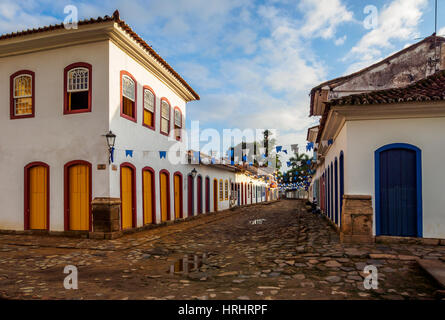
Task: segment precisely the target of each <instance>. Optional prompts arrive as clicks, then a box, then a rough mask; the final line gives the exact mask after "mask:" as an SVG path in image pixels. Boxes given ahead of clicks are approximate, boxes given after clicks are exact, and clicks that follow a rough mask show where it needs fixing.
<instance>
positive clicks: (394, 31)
mask: <svg viewBox="0 0 445 320" xmlns="http://www.w3.org/2000/svg"><path fill="white" fill-rule="evenodd" d="M427 4H428V0H393V1H392V2H391V3H389V4H387V5H385V6H384V7H383V8H382V9H381V10H380V12H379V16H378V26H377V27H376V28H374V29H372V30H371V31H369V32H367V33H366V34H365V35H364V36H363V37H362V38H361V39H360V40H359V42H358V43H357V44H356V45H355V46H354V47H353V48H352V49H351V51H350V52H349V53H348V54H347V55H346V56H345V57H344V59H343V60H344V61H351V60H352V61H356V62H355V63H353V64H352V65H351V67H350V68H349V69H348V72H349V71H351V70H354V69H356V68H357V67H358V66H361V65H369V64H371V63H372V62H375V61H377V60H380V59H381V58H382V54H383V52H385V53H386V52H387V51H388V50H391V49H394V42H400V41H412V40H413V39H415V38H417V37H419V32H418V26H419V24H420V22H421V18H422V14H423V12H422V9H424V8H425V6H426V5H427Z"/></svg>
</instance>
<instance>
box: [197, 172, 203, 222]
mask: <svg viewBox="0 0 445 320" xmlns="http://www.w3.org/2000/svg"><path fill="white" fill-rule="evenodd" d="M197 183H198V186H197V187H198V214H201V213H202V177H201V176H198V179H197Z"/></svg>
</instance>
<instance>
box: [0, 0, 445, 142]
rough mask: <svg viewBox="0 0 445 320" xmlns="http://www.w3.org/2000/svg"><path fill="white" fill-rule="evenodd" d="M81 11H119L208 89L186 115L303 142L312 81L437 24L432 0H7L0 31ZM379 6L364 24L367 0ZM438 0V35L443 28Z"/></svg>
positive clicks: (205, 123) (444, 6) (372, 58)
mask: <svg viewBox="0 0 445 320" xmlns="http://www.w3.org/2000/svg"><path fill="white" fill-rule="evenodd" d="M67 4H73V5H75V6H76V7H78V10H79V18H81V19H82V18H90V17H97V16H104V15H106V14H108V15H111V14H112V12H113V11H114V10H115V9H119V11H120V14H121V18H122V19H124V20H125V21H126V22H127V23H128V24H129V25H131V26H132V28H133V29H134V30H135V31H136V32H137V33H138V34H139V35H140V36H141V37H143V38H144V39H145V40H146V41H147V42H148V43H149V44H151V45H152V46H153V48H154V49H155V50H156V51H157V52H158V53H159V54H160V55H161V56H162V57H163V58H164V59H166V60H167V61H168V62H169V63H170V64H171V65H172V66H173V67H174V68H175V69H176V70H177V71H178V72H179V73H180V74H181V75H182V76H183V77H184V78H185V79H186V80H187V81H188V82H189V83H190V84H191V86H192V87H193V88H194V89H195V90H196V91H197V92H198V93H199V94H200V96H201V101H198V102H193V103H190V104H189V105H188V110H187V116H188V119H189V120H190V119H193V120H199V121H200V126H201V128H215V129H217V130H222V129H223V128H240V129H244V128H272V129H278V131H279V136H278V142H279V143H280V144H283V145H288V144H291V143H298V144H299V145H300V146H301V147H303V146H304V145H305V137H306V129H307V128H308V127H309V126H311V125H313V124H315V123H317V121H318V119H317V118H309V117H308V113H309V98H308V93H309V90H310V89H311V88H312V87H314V86H316V85H317V84H319V83H320V82H322V81H325V80H328V79H331V78H334V77H338V76H341V75H344V74H347V73H350V72H353V71H356V70H358V69H360V68H362V67H365V66H367V65H369V64H371V63H373V62H376V61H378V60H380V59H382V58H384V57H386V56H387V55H389V54H391V53H393V52H396V51H398V50H400V49H403V48H404V47H405V46H407V45H409V44H412V43H415V42H417V41H419V40H420V39H418V38H422V37H426V36H428V35H430V34H432V33H433V31H434V0H366V1H362V0H302V1H295V0H294V1H291V0H281V1H279V0H265V1H250V0H221V1H219V0H150V1H139V0H134V1H131V0H111V1H107V2H106V3H104V2H103V1H94V0H93V1H92V0H89V1H53V0H51V1H49V0H23V1H20V4H18V3H16V2H15V1H6V0H0V33H6V32H12V31H17V30H22V29H26V28H28V27H36V26H42V25H48V24H51V23H59V22H61V21H63V19H64V17H65V14H64V13H63V8H64V6H65V5H67ZM367 5H373V6H375V7H376V8H377V9H378V24H377V25H376V27H375V28H374V29H366V28H365V27H364V24H363V21H364V19H365V18H366V16H367V14H365V13H364V12H363V11H364V8H365V7H366V6H367ZM444 14H445V0H439V23H438V29H442V30H441V31H440V32H439V34H445V19H444V18H441V17H444V16H445V15H444Z"/></svg>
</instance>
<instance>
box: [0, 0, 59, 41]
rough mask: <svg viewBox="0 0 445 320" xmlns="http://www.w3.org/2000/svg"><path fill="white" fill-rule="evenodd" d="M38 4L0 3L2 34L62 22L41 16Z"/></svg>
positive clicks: (28, 2) (32, 2)
mask: <svg viewBox="0 0 445 320" xmlns="http://www.w3.org/2000/svg"><path fill="white" fill-rule="evenodd" d="M37 5H38V4H37V2H35V1H23V2H21V3H20V4H19V3H16V2H12V1H8V2H6V1H0V33H1V34H4V33H10V32H16V31H23V30H26V29H32V28H37V27H41V26H44V25H49V24H54V23H57V22H60V21H59V20H58V19H56V18H54V17H51V16H48V15H45V14H41V13H39V12H38V10H37Z"/></svg>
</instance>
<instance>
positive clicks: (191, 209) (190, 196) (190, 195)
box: [187, 173, 195, 217]
mask: <svg viewBox="0 0 445 320" xmlns="http://www.w3.org/2000/svg"><path fill="white" fill-rule="evenodd" d="M190 183H191V186H190ZM187 214H188V216H189V217H193V216H194V215H195V178H193V176H192V174H191V173H189V174H188V175H187Z"/></svg>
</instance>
